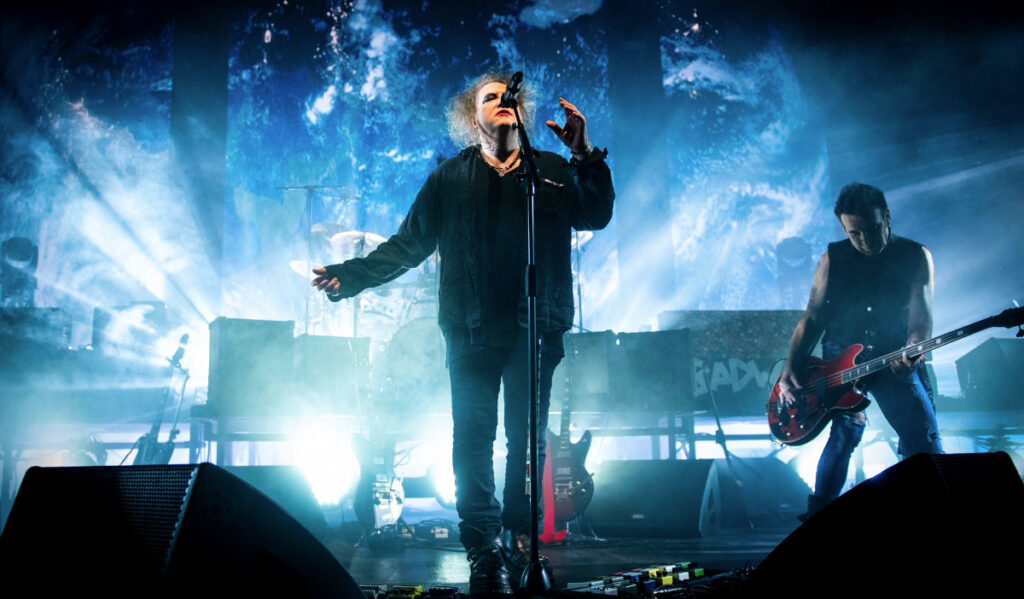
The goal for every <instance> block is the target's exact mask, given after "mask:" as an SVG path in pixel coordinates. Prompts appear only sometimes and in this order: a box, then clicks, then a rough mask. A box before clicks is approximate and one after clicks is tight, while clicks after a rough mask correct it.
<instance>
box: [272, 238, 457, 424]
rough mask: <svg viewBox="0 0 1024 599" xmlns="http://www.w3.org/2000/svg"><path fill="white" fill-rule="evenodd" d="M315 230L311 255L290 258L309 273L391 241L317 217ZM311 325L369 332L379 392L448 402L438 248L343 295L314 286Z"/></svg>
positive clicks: (343, 332) (322, 330)
mask: <svg viewBox="0 0 1024 599" xmlns="http://www.w3.org/2000/svg"><path fill="white" fill-rule="evenodd" d="M311 235H312V243H311V249H312V254H313V255H312V257H311V259H310V260H292V261H290V262H289V266H290V267H291V269H292V270H293V271H294V272H296V273H298V274H300V275H302V276H305V277H308V278H310V279H311V278H312V277H313V274H312V272H311V268H313V267H318V266H322V265H325V264H337V263H340V262H344V261H346V260H350V259H352V258H362V257H365V256H366V255H368V254H369V253H370V252H372V251H373V250H375V249H376V248H377V247H378V246H379V245H380V244H382V243H384V242H385V241H386V239H385V238H384V237H382V236H380V235H377V234H376V233H370V232H365V231H355V230H346V229H344V228H343V227H342V226H341V225H337V224H334V223H318V224H315V225H313V227H312V230H311ZM311 289H312V288H311ZM306 329H307V331H308V332H309V333H311V334H316V335H330V336H339V337H366V338H369V339H370V355H369V361H370V370H369V374H370V386H371V388H372V389H374V390H375V392H376V395H377V396H380V395H382V394H383V395H385V396H391V397H394V398H404V399H407V400H410V401H422V402H424V403H426V404H428V405H429V404H432V403H435V402H436V401H442V402H443V403H442V404H441V405H446V404H447V399H446V398H447V395H448V387H447V384H448V373H447V369H446V368H445V363H444V360H445V346H444V339H443V337H442V335H441V330H440V328H438V326H437V255H436V254H434V255H433V256H431V257H430V258H428V259H427V260H426V261H424V263H423V264H422V265H420V267H419V268H416V269H411V270H409V271H408V272H406V273H405V274H403V275H402V276H400V277H398V278H397V279H395V280H393V281H390V282H389V283H387V284H385V285H381V286H379V287H374V288H371V289H368V290H366V291H364V292H363V293H361V294H359V295H358V296H356V297H353V298H350V299H346V300H342V301H340V302H337V303H333V302H330V301H329V300H328V299H327V298H326V296H324V294H322V293H319V292H316V291H315V290H313V291H311V297H310V298H309V301H308V309H307V323H306Z"/></svg>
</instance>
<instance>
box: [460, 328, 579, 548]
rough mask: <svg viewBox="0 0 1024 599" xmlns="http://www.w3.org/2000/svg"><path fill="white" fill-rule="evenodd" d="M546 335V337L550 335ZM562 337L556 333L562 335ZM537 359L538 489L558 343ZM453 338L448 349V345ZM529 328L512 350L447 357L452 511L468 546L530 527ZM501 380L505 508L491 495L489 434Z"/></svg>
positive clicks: (494, 423)
mask: <svg viewBox="0 0 1024 599" xmlns="http://www.w3.org/2000/svg"><path fill="white" fill-rule="evenodd" d="M549 335H550V334H549ZM560 336H561V335H559V337H560ZM544 338H550V337H549V336H548V335H544V336H542V345H541V360H540V370H539V373H538V374H539V379H540V414H539V417H538V431H539V438H538V441H539V442H538V450H539V452H540V464H539V465H538V467H537V469H536V470H535V472H537V473H538V474H537V475H535V476H533V477H532V480H533V483H534V484H536V485H537V486H538V487H537V488H538V492H539V489H540V479H541V476H540V474H539V473H543V472H544V449H545V447H544V445H545V436H544V431H545V430H546V429H547V425H548V407H549V405H550V400H551V377H552V375H553V374H554V372H555V367H556V366H558V363H559V362H560V361H561V359H562V354H563V353H564V350H563V349H562V345H561V343H543V339H544ZM452 345H453V344H452V343H451V340H450V342H449V348H451V347H452ZM527 345H528V343H527V333H526V330H525V329H523V330H521V332H520V334H519V335H517V339H516V341H515V344H514V345H513V346H512V347H495V346H482V347H479V348H476V349H474V350H473V351H467V352H460V353H459V355H456V356H454V357H452V358H451V359H450V360H449V364H448V369H449V376H450V378H451V383H452V421H453V424H454V429H453V443H452V466H453V469H454V470H455V509H456V511H457V512H458V513H459V519H460V522H459V532H460V537H461V540H462V544H463V545H464V546H465V547H466V549H473V548H475V547H479V546H480V545H482V544H484V543H487V542H489V541H490V540H491V539H493V538H494V537H496V536H497V535H498V533H500V532H501V529H502V527H504V528H507V529H509V530H511V531H513V532H514V533H517V534H518V533H521V532H529V530H530V497H529V495H527V492H526V485H525V481H526V456H527V453H528V451H529V423H530V420H529V415H530V401H529V399H530V390H529V388H530V385H529V382H528V377H529V371H528V370H527V352H526V346H527ZM502 381H504V383H505V439H506V443H507V447H508V457H507V458H506V466H505V493H504V497H503V502H502V503H503V504H504V509H502V507H501V506H500V505H499V504H498V501H497V499H495V497H494V451H493V450H494V439H495V437H496V435H497V427H498V389H499V386H500V384H501V383H502Z"/></svg>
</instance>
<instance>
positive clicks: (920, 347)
mask: <svg viewBox="0 0 1024 599" xmlns="http://www.w3.org/2000/svg"><path fill="white" fill-rule="evenodd" d="M994 326H997V324H996V323H995V318H994V317H989V318H984V319H982V320H979V321H978V322H974V323H971V324H969V325H967V326H964V327H960V328H959V329H954V330H952V331H949V332H948V333H943V334H942V335H939V336H938V337H932V338H931V339H928V340H926V341H922V342H920V343H915V344H913V345H908V346H906V347H904V348H902V349H898V350H896V351H894V352H892V353H888V354H885V355H884V356H880V357H878V358H875V359H873V360H868V361H867V362H864V363H863V364H858V365H857V366H854V367H853V368H848V369H846V370H844V371H842V372H841V373H840V374H841V375H842V382H843V383H852V382H853V381H856V380H857V379H860V378H863V377H866V376H868V375H872V374H874V373H876V372H879V371H881V370H885V369H886V368H889V367H890V366H891V365H892V364H893V362H899V361H900V360H902V359H903V356H904V355H906V356H908V357H910V358H916V357H917V356H920V355H922V354H926V353H928V352H930V351H933V350H936V349H938V348H940V347H942V346H943V345H948V344H950V343H953V342H954V341H960V340H961V339H966V338H967V337H970V336H971V335H973V334H975V333H979V332H981V331H984V330H985V329H988V328H991V327H994Z"/></svg>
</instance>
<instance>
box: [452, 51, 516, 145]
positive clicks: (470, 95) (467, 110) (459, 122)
mask: <svg viewBox="0 0 1024 599" xmlns="http://www.w3.org/2000/svg"><path fill="white" fill-rule="evenodd" d="M511 80H512V73H510V72H508V71H503V70H497V69H493V70H490V71H487V72H486V73H484V74H483V75H480V76H479V77H477V78H475V79H473V80H472V81H470V82H469V83H468V84H466V87H465V88H464V89H463V90H462V91H461V92H459V93H457V94H455V95H454V96H452V98H451V100H449V101H448V106H447V107H446V108H445V111H444V114H445V116H446V117H447V118H448V135H449V136H451V138H452V141H454V142H455V145H457V146H459V147H460V148H462V147H466V146H471V145H473V144H475V143H477V141H478V137H477V132H476V94H477V92H478V91H480V88H481V87H483V86H485V85H487V84H488V83H491V82H493V81H497V82H499V83H505V84H507V83H508V82H509V81H511ZM531 92H532V90H531V89H530V86H528V85H527V84H525V83H523V84H520V86H519V95H518V96H517V98H518V99H519V116H520V118H522V119H523V125H524V126H525V127H526V128H527V131H529V130H530V129H531V128H532V125H533V118H534V113H535V112H536V106H535V105H534V102H533V94H532V93H531Z"/></svg>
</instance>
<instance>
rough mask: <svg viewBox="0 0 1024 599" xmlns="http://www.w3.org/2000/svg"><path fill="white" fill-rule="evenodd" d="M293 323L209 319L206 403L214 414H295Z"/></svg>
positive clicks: (253, 415) (221, 318)
mask: <svg viewBox="0 0 1024 599" xmlns="http://www.w3.org/2000/svg"><path fill="white" fill-rule="evenodd" d="M294 332H295V323H294V322H292V321H274V320H243V319H238V318H224V317H223V316H222V317H220V318H217V319H216V320H214V321H213V322H211V323H210V380H209V391H208V397H209V399H208V403H207V405H208V409H209V411H210V413H211V414H212V415H216V416H222V417H225V416H250V417H260V416H275V415H283V414H294V413H295V412H294V409H293V408H294V406H292V405H291V404H290V402H289V400H290V399H291V397H290V395H292V391H293V389H294V384H295V365H294V362H295V342H294Z"/></svg>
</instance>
